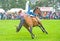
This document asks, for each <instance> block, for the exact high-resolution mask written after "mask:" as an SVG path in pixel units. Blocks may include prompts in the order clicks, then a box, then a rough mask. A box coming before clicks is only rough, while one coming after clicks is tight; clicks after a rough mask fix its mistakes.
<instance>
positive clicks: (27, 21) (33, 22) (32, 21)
mask: <svg viewBox="0 0 60 41" xmlns="http://www.w3.org/2000/svg"><path fill="white" fill-rule="evenodd" d="M20 12H21V11H20ZM33 12H34V13H35V14H37V15H41V11H40V9H39V8H35V9H34V11H33ZM20 14H23V13H20ZM23 19H24V21H23V23H22V20H21V21H20V24H19V26H18V27H17V28H16V31H17V32H19V31H20V30H21V28H22V26H24V27H25V28H26V29H27V30H28V31H29V32H30V34H31V37H32V39H34V37H35V35H34V34H33V33H32V28H33V27H35V26H38V27H39V28H40V29H41V30H42V32H43V33H46V34H48V32H47V31H46V30H45V28H44V27H43V25H42V23H41V22H40V21H39V17H38V16H37V18H36V17H31V16H29V15H24V17H23ZM21 24H22V25H21Z"/></svg>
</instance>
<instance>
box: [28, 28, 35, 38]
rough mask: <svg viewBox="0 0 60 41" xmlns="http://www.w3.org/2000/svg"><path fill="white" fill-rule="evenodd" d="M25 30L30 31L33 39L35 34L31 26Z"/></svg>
mask: <svg viewBox="0 0 60 41" xmlns="http://www.w3.org/2000/svg"><path fill="white" fill-rule="evenodd" d="M27 30H28V31H29V32H30V34H31V37H32V39H34V37H35V35H34V34H33V33H32V27H29V28H27Z"/></svg>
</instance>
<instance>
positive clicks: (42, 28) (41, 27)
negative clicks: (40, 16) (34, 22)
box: [38, 23, 48, 34]
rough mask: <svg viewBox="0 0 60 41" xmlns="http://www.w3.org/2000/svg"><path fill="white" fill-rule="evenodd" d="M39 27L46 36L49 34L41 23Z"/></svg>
mask: <svg viewBox="0 0 60 41" xmlns="http://www.w3.org/2000/svg"><path fill="white" fill-rule="evenodd" d="M38 26H39V27H40V29H41V30H42V31H43V32H45V33H46V34H48V32H47V31H46V30H45V28H44V27H43V26H42V24H41V23H39V25H38Z"/></svg>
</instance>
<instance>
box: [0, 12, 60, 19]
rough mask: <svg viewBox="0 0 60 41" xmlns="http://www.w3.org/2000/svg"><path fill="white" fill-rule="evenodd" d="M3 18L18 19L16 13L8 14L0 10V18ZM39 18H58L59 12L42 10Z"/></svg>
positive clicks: (59, 16) (59, 17)
mask: <svg viewBox="0 0 60 41" xmlns="http://www.w3.org/2000/svg"><path fill="white" fill-rule="evenodd" d="M5 19H19V15H18V14H17V13H14V14H8V13H6V12H5V13H1V12H0V20H5ZM40 19H60V12H53V13H52V12H42V16H40Z"/></svg>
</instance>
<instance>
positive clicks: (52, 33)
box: [0, 20, 60, 41]
mask: <svg viewBox="0 0 60 41" xmlns="http://www.w3.org/2000/svg"><path fill="white" fill-rule="evenodd" d="M41 22H42V24H43V26H44V27H45V29H46V30H47V31H48V33H49V34H48V35H47V34H45V33H43V32H42V31H41V29H40V28H39V27H37V26H36V27H34V28H33V33H34V34H35V35H36V37H35V39H31V36H30V33H29V32H28V31H27V30H26V28H24V27H22V29H21V30H20V32H18V33H16V27H15V26H16V25H18V24H19V20H0V41H60V20H42V21H41Z"/></svg>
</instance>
